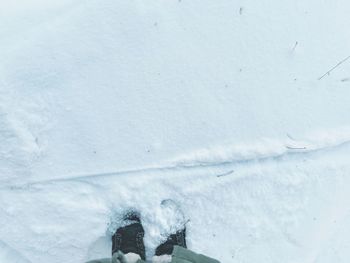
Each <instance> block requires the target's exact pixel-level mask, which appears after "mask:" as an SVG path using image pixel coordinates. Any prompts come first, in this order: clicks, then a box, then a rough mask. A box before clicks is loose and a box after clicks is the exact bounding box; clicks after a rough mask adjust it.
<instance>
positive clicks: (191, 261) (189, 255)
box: [171, 246, 220, 263]
mask: <svg viewBox="0 0 350 263" xmlns="http://www.w3.org/2000/svg"><path fill="white" fill-rule="evenodd" d="M171 263H220V262H219V261H217V260H216V259H213V258H209V257H207V256H204V255H201V254H197V253H194V252H192V251H191V250H188V249H186V248H183V247H179V246H174V251H173V254H172V260H171Z"/></svg>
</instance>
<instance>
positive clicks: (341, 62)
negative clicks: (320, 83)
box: [318, 56, 350, 80]
mask: <svg viewBox="0 0 350 263" xmlns="http://www.w3.org/2000/svg"><path fill="white" fill-rule="evenodd" d="M349 58H350V56H348V57H347V58H344V59H343V60H342V61H340V62H339V63H338V64H337V65H335V66H334V67H333V68H331V69H330V70H328V71H327V72H326V73H324V74H323V75H322V76H321V77H319V78H318V80H321V79H323V78H324V77H325V76H327V75H329V74H330V73H331V72H332V71H333V70H335V69H336V68H337V67H339V66H340V65H341V64H343V63H344V62H345V61H347V60H348V59H349Z"/></svg>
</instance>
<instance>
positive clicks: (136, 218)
mask: <svg viewBox="0 0 350 263" xmlns="http://www.w3.org/2000/svg"><path fill="white" fill-rule="evenodd" d="M123 221H124V222H123V225H124V226H123V227H119V228H118V229H117V231H116V232H115V233H114V235H113V236H112V255H113V254H114V253H115V252H117V251H118V250H120V251H121V252H123V253H124V254H127V253H130V252H131V253H135V254H138V255H140V257H141V259H143V260H146V253H145V245H144V243H143V237H144V235H145V231H144V230H143V227H142V224H141V219H140V215H139V213H138V212H136V211H129V212H127V213H126V214H125V215H124V217H123Z"/></svg>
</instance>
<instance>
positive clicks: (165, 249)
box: [155, 228, 187, 256]
mask: <svg viewBox="0 0 350 263" xmlns="http://www.w3.org/2000/svg"><path fill="white" fill-rule="evenodd" d="M174 246H180V247H184V248H187V245H186V228H184V229H182V230H179V231H177V232H176V233H175V234H172V235H170V236H169V237H168V239H167V240H166V241H165V242H164V243H163V244H160V245H159V246H158V247H157V248H156V253H155V254H156V256H162V255H171V254H172V253H173V249H174Z"/></svg>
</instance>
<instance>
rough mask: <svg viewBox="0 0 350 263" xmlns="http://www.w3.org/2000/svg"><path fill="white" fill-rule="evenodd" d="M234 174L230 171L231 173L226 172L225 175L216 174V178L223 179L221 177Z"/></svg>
mask: <svg viewBox="0 0 350 263" xmlns="http://www.w3.org/2000/svg"><path fill="white" fill-rule="evenodd" d="M233 172H234V170H231V171H228V172H226V173H223V174H218V175H217V176H216V177H223V176H226V175H230V174H232V173H233Z"/></svg>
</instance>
